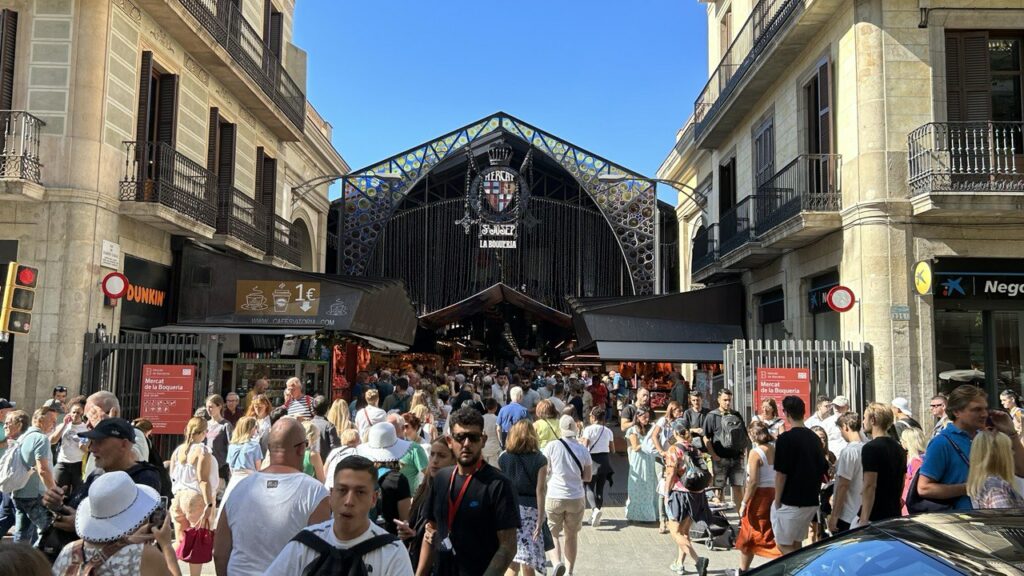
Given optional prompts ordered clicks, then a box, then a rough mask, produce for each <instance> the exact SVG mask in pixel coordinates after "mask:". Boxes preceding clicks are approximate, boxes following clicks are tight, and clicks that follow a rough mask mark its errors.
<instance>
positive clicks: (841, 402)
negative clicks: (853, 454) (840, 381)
mask: <svg viewBox="0 0 1024 576" xmlns="http://www.w3.org/2000/svg"><path fill="white" fill-rule="evenodd" d="M849 411H850V399H849V398H847V397H846V396H843V395H839V396H836V397H835V398H833V399H832V415H831V416H829V417H828V418H825V420H824V422H822V428H824V429H825V432H826V433H827V434H828V451H829V452H831V453H833V454H835V455H836V457H838V456H839V455H840V454H841V453H842V452H843V448H846V445H847V444H848V442H847V441H846V440H845V439H844V438H843V432H842V430H840V429H839V417H840V416H842V415H843V414H846V413H847V412H849Z"/></svg>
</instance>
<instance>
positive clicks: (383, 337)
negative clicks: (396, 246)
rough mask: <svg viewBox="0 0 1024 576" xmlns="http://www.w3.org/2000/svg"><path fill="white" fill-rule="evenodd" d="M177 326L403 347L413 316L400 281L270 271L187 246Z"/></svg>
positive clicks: (413, 330)
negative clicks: (293, 332)
mask: <svg viewBox="0 0 1024 576" xmlns="http://www.w3.org/2000/svg"><path fill="white" fill-rule="evenodd" d="M179 261H180V266H179V267H178V268H179V270H178V274H179V276H178V282H177V286H178V293H177V294H176V298H175V300H176V303H177V306H176V308H177V322H176V323H177V324H179V325H191V326H222V327H231V326H235V327H245V328H266V329H274V330H279V329H282V328H284V329H287V328H292V329H319V330H326V331H333V332H341V333H344V334H349V335H351V336H354V337H358V338H363V339H366V340H368V341H380V342H386V343H391V344H393V345H397V347H400V348H407V347H408V346H410V345H412V342H413V339H414V337H415V334H416V312H415V310H414V309H413V307H412V302H410V300H409V296H408V294H407V293H406V290H405V284H404V283H403V282H402V281H401V280H389V279H374V278H362V277H358V278H357V277H353V276H337V275H333V274H317V273H313V272H303V271H300V270H288V269H284V268H277V267H274V266H269V265H266V264H262V263H259V262H252V261H250V260H244V259H242V258H237V257H234V256H230V255H228V254H223V253H221V252H218V251H216V250H213V249H209V248H206V247H204V246H201V245H198V244H195V243H193V242H187V243H186V244H185V245H184V246H183V247H182V250H181V256H180V259H179Z"/></svg>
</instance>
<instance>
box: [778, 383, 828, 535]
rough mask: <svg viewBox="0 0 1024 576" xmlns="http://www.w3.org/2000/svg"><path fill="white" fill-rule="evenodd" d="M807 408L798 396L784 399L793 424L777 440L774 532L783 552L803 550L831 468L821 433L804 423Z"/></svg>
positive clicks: (783, 403)
mask: <svg viewBox="0 0 1024 576" xmlns="http://www.w3.org/2000/svg"><path fill="white" fill-rule="evenodd" d="M806 410H807V407H806V405H805V404H804V401H803V400H801V399H800V398H799V397H797V396H786V397H785V398H783V399H782V411H783V413H784V415H785V417H786V422H788V423H789V425H790V430H789V431H788V432H783V433H782V434H780V435H779V439H778V440H776V441H775V502H774V503H773V504H772V512H771V521H772V531H773V532H774V533H775V543H776V544H777V545H778V547H779V550H781V551H782V553H783V554H789V553H790V552H793V551H795V550H799V549H800V547H801V546H803V541H804V538H806V537H807V529H808V528H809V527H810V525H811V519H812V518H814V514H815V512H817V511H818V506H819V501H818V498H819V493H820V491H821V479H822V476H823V475H824V474H825V472H826V471H827V470H828V462H827V461H826V460H825V450H824V448H822V446H821V440H820V439H819V438H818V435H817V434H815V433H814V432H811V431H810V430H808V429H807V428H806V427H805V426H804V414H805V413H806Z"/></svg>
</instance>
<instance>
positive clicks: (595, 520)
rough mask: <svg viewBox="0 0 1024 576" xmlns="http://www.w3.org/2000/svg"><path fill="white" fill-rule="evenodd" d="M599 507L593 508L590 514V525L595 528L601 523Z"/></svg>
mask: <svg viewBox="0 0 1024 576" xmlns="http://www.w3.org/2000/svg"><path fill="white" fill-rule="evenodd" d="M601 514H602V512H601V509H600V508H595V509H594V513H593V514H591V515H590V525H591V526H593V527H594V528H597V527H598V526H599V525H600V524H601Z"/></svg>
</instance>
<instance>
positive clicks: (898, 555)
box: [757, 531, 962, 576]
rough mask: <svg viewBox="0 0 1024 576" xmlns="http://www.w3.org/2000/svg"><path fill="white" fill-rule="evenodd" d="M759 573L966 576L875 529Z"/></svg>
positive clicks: (792, 557) (803, 552) (762, 575)
mask: <svg viewBox="0 0 1024 576" xmlns="http://www.w3.org/2000/svg"><path fill="white" fill-rule="evenodd" d="M757 574H758V576H836V575H841V576H878V575H880V574H885V575H886V576H962V573H961V572H960V571H958V570H955V569H954V568H952V567H950V566H949V565H948V564H946V563H945V562H942V561H940V560H936V559H934V558H931V557H929V556H928V555H926V554H924V553H922V552H920V551H918V550H917V549H915V548H913V547H911V546H908V545H906V544H904V543H903V542H900V541H899V540H895V539H892V538H889V537H888V536H886V535H884V534H878V533H876V532H873V531H861V532H859V533H857V534H856V535H855V536H851V537H849V538H838V539H835V540H833V541H832V542H830V543H826V544H824V545H820V546H815V547H812V548H808V549H805V550H801V551H798V552H795V553H793V554H790V555H788V556H785V557H784V558H780V559H779V560H776V561H775V562H772V563H771V564H769V565H767V566H764V567H763V568H762V569H761V571H759V572H758V573H757Z"/></svg>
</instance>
